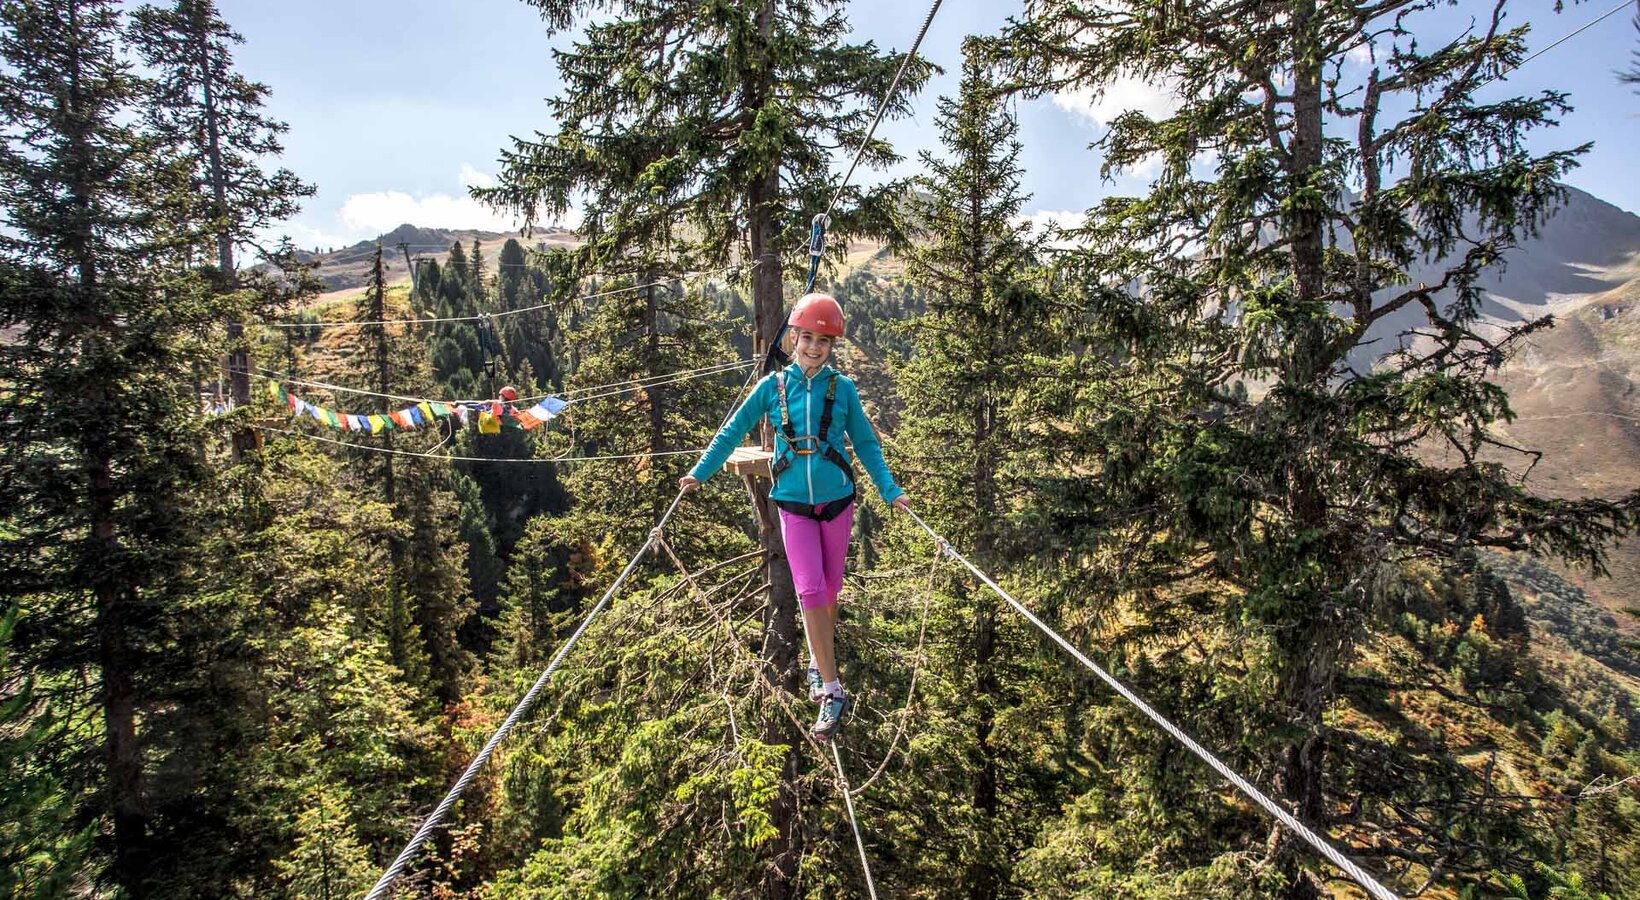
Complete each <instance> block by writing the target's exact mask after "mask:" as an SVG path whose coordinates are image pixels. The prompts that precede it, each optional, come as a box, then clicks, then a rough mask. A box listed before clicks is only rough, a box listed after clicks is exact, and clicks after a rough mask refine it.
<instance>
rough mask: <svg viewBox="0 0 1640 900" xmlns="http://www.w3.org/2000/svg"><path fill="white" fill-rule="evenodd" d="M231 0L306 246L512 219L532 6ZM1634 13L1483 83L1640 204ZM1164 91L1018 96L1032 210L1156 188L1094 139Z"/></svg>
mask: <svg viewBox="0 0 1640 900" xmlns="http://www.w3.org/2000/svg"><path fill="white" fill-rule="evenodd" d="M218 4H219V6H220V8H221V11H222V14H223V16H224V18H226V19H227V20H228V22H229V23H230V24H231V25H232V26H233V27H234V28H235V29H237V30H238V31H239V32H241V33H242V34H243V35H244V36H245V38H246V42H245V44H243V45H241V46H240V47H239V48H238V51H237V65H238V68H239V69H240V71H241V72H242V73H243V74H245V75H247V76H248V77H251V78H253V79H256V80H258V81H262V82H264V83H265V84H267V85H268V86H269V87H270V88H272V91H273V95H272V98H271V100H270V102H269V107H270V111H271V113H272V114H273V115H274V116H275V117H277V118H280V119H282V120H284V121H285V122H287V123H288V124H289V125H290V133H289V134H288V135H287V136H286V140H285V157H284V164H285V165H287V166H288V167H290V168H291V169H293V170H294V171H295V172H296V173H297V174H299V175H301V176H302V177H303V178H305V179H307V180H309V181H312V182H314V183H316V184H317V185H318V190H319V192H318V195H317V196H315V197H314V198H312V199H311V200H309V201H308V203H307V204H306V208H305V209H304V210H303V212H302V213H301V214H300V215H299V216H298V217H296V218H295V219H293V220H292V221H291V222H289V223H288V224H287V226H286V227H285V228H284V229H281V230H282V231H285V232H288V233H289V234H290V235H291V236H292V237H293V238H295V239H296V240H297V242H298V243H299V244H300V245H301V246H304V247H315V246H319V247H330V246H339V245H342V244H345V243H351V242H354V241H357V240H361V239H365V238H369V237H374V236H375V235H377V234H380V233H381V232H383V231H386V230H389V229H391V228H393V227H394V226H396V225H398V224H400V223H401V222H406V221H408V222H411V223H412V224H416V225H425V226H442V227H456V228H471V227H486V228H495V229H498V230H499V229H502V228H505V227H507V226H508V224H509V222H508V221H507V220H506V219H505V218H503V217H498V216H496V215H495V214H493V213H491V212H489V211H487V210H485V209H483V208H482V207H480V206H478V205H477V204H475V203H473V202H472V201H471V200H469V199H468V198H467V197H466V192H465V185H467V184H472V183H482V182H483V181H484V180H485V179H487V178H488V177H490V175H491V174H492V173H493V172H494V171H495V170H496V163H495V160H496V158H497V156H498V154H499V151H500V149H501V148H502V147H504V146H507V145H508V143H509V140H508V139H509V136H510V135H515V134H528V133H530V132H533V131H536V130H545V131H550V130H552V123H551V121H550V120H549V119H548V118H547V113H546V107H545V104H544V103H543V98H545V97H547V96H550V95H552V94H553V93H555V92H556V91H557V89H558V80H557V76H556V73H555V71H554V68H553V64H552V58H551V56H550V50H551V47H552V46H553V41H552V40H549V38H548V37H547V34H546V31H545V29H544V28H543V27H542V25H541V23H540V20H539V19H538V18H537V16H536V14H535V12H534V10H533V9H532V8H531V7H529V6H527V5H526V4H524V3H522V2H519V0H465V2H459V3H458V2H452V0H443V2H431V0H393V2H387V0H325V2H321V0H281V2H277V3H270V2H268V0H218ZM1614 5H1615V2H1614V0H1589V2H1583V3H1579V4H1577V5H1575V6H1574V5H1571V4H1568V6H1567V9H1566V10H1565V11H1564V12H1562V13H1560V14H1556V13H1555V12H1554V11H1553V7H1554V2H1553V0H1514V2H1512V3H1511V5H1510V9H1511V20H1512V21H1523V22H1524V21H1529V22H1531V23H1532V25H1533V35H1532V37H1531V39H1530V40H1531V43H1532V45H1533V47H1534V48H1536V47H1542V46H1545V45H1547V44H1549V43H1550V42H1552V41H1554V40H1555V39H1557V38H1559V37H1561V36H1563V35H1565V34H1566V33H1568V32H1570V31H1572V30H1574V29H1575V28H1577V27H1579V26H1581V25H1583V24H1584V23H1586V22H1588V21H1590V20H1592V19H1594V18H1595V17H1596V16H1598V15H1600V14H1601V13H1604V12H1606V11H1607V10H1609V9H1611V8H1612V7H1613V6H1614ZM1491 6H1492V4H1491V3H1490V2H1475V0H1463V2H1460V3H1458V4H1457V5H1456V7H1455V8H1453V9H1450V10H1443V11H1442V12H1441V13H1439V15H1438V16H1436V17H1434V18H1433V19H1432V20H1431V23H1430V24H1431V27H1432V30H1441V31H1445V30H1447V29H1453V28H1459V27H1462V25H1463V24H1465V23H1467V22H1468V21H1469V20H1470V17H1471V16H1481V15H1484V14H1486V13H1487V12H1488V11H1489V10H1490V9H1491ZM1633 7H1634V4H1632V3H1631V4H1630V9H1631V10H1632V9H1633ZM1019 10H1020V5H1019V3H1017V2H989V0H946V2H945V3H944V5H943V7H942V9H941V10H940V13H939V16H938V17H937V18H936V19H935V21H934V25H933V28H932V29H931V31H930V34H929V37H928V38H927V39H926V40H925V42H924V45H923V52H924V53H925V54H926V55H928V56H929V57H930V58H932V59H933V60H934V61H935V62H936V63H938V64H940V65H941V66H943V67H944V68H945V74H944V75H943V76H941V77H939V78H936V79H935V80H933V81H932V82H931V83H930V84H929V85H928V86H927V87H926V88H924V90H923V91H922V92H921V93H920V94H919V95H918V96H917V97H916V98H915V106H916V113H915V115H914V116H913V117H911V118H909V119H905V120H901V121H896V122H889V123H885V124H884V126H883V128H882V130H881V132H880V133H881V134H882V135H883V136H884V137H886V138H888V139H889V140H891V141H892V142H893V143H894V145H895V146H896V148H897V149H898V150H899V151H900V152H901V153H902V154H903V155H905V156H906V157H907V162H906V163H905V164H903V165H902V166H901V167H900V168H899V170H898V171H896V172H893V173H889V174H906V173H909V172H912V171H914V170H915V169H916V168H917V166H916V163H915V160H916V151H918V150H921V149H929V148H937V143H938V140H937V134H936V132H935V129H934V127H933V120H934V104H935V100H936V99H937V98H938V97H939V96H940V95H942V94H949V93H952V92H954V91H955V90H956V80H957V76H958V74H959V71H960V64H961V54H960V46H961V42H962V39H963V37H964V36H966V35H969V34H976V33H991V32H994V31H996V30H997V29H998V28H999V27H1001V25H1002V24H1003V22H1004V21H1005V20H1006V19H1007V17H1008V16H1009V15H1011V14H1017V13H1018V12H1019ZM925 12H926V6H924V5H923V4H922V3H920V2H918V3H908V2H886V3H885V2H882V0H875V2H855V3H852V4H851V7H850V11H849V16H850V20H851V21H852V22H853V24H854V27H855V33H856V38H857V39H861V40H874V41H876V42H877V43H878V44H879V45H880V46H885V47H894V48H904V47H906V46H908V45H909V44H910V42H911V39H912V38H913V37H914V36H915V33H916V29H917V27H918V25H919V24H920V23H921V21H922V17H923V15H924V13H925ZM1632 19H1633V14H1632V12H1631V11H1630V10H1625V11H1622V12H1618V13H1617V14H1616V15H1613V16H1611V17H1609V18H1607V19H1605V20H1604V21H1603V22H1601V23H1600V24H1598V25H1596V26H1594V27H1593V28H1591V29H1589V30H1588V31H1586V32H1584V33H1582V34H1581V35H1578V36H1577V37H1575V38H1573V39H1572V40H1571V41H1569V42H1567V43H1566V44H1563V45H1562V46H1560V47H1558V48H1556V49H1554V50H1552V51H1550V52H1548V53H1547V54H1545V55H1544V56H1542V57H1540V58H1539V59H1537V60H1534V61H1532V62H1531V63H1529V64H1528V65H1526V66H1524V67H1523V68H1522V69H1521V70H1519V71H1518V72H1516V73H1513V74H1511V75H1510V77H1509V78H1508V79H1507V80H1506V81H1504V82H1500V83H1496V84H1493V85H1491V86H1489V87H1488V88H1486V89H1485V90H1486V91H1487V92H1488V94H1487V95H1486V98H1487V99H1497V98H1498V97H1501V96H1505V95H1507V94H1509V93H1511V92H1524V91H1529V90H1539V89H1542V88H1545V87H1552V88H1556V89H1560V90H1565V91H1569V92H1570V93H1571V100H1572V103H1573V105H1574V106H1575V107H1576V109H1575V111H1574V112H1573V113H1572V114H1570V115H1568V116H1567V117H1566V118H1565V119H1564V121H1563V122H1562V124H1561V126H1560V127H1559V128H1557V129H1553V130H1551V131H1548V132H1544V133H1543V134H1541V135H1540V136H1539V137H1537V138H1535V139H1534V144H1535V147H1536V148H1537V149H1548V148H1551V147H1565V146H1572V145H1576V144H1579V143H1582V142H1584V141H1593V142H1594V149H1593V150H1592V151H1591V152H1590V153H1589V154H1588V155H1587V156H1586V157H1585V158H1584V160H1583V165H1582V167H1581V168H1580V169H1579V170H1578V171H1577V172H1575V173H1574V174H1573V176H1572V177H1571V178H1570V181H1571V183H1572V184H1574V185H1576V186H1578V187H1580V188H1583V189H1584V190H1587V191H1589V192H1590V193H1592V194H1594V195H1595V196H1597V197H1600V198H1602V199H1604V200H1607V201H1609V202H1612V203H1615V204H1616V205H1618V206H1620V207H1622V208H1624V209H1627V210H1630V211H1640V177H1637V175H1636V171H1637V167H1636V166H1635V164H1634V159H1635V152H1634V145H1635V143H1636V138H1637V137H1640V95H1637V94H1636V93H1634V91H1633V89H1632V88H1631V87H1628V86H1624V85H1621V84H1618V83H1617V79H1616V76H1615V74H1614V73H1615V72H1616V71H1617V70H1619V69H1623V68H1626V67H1627V66H1628V65H1629V64H1630V53H1631V51H1632V50H1633V49H1634V48H1635V47H1636V46H1637V39H1636V33H1635V29H1634V27H1633V25H1632ZM1430 37H1431V38H1432V39H1433V38H1435V37H1437V35H1434V34H1431V35H1430ZM558 40H559V41H563V40H565V39H564V38H559V39H558ZM1494 94H1495V95H1496V96H1492V95H1494ZM1160 102H1164V101H1163V99H1162V98H1161V96H1160V95H1158V94H1157V93H1156V92H1155V91H1154V90H1153V89H1150V88H1148V87H1147V86H1145V85H1140V84H1127V85H1122V86H1119V88H1118V89H1117V90H1114V91H1112V92H1110V93H1109V94H1107V95H1106V96H1105V97H1103V98H1094V97H1089V96H1069V97H1058V98H1044V99H1041V100H1036V101H1030V102H1021V103H1020V104H1019V106H1018V112H1019V117H1020V139H1021V141H1022V142H1023V144H1024V158H1023V163H1024V167H1025V170H1026V177H1025V182H1024V188H1025V190H1026V191H1027V192H1029V193H1030V194H1031V195H1032V199H1031V200H1030V202H1029V203H1028V205H1027V207H1026V209H1027V211H1028V212H1030V213H1034V214H1037V215H1038V216H1040V217H1042V218H1055V217H1059V216H1062V215H1067V214H1074V213H1075V212H1077V211H1080V210H1084V209H1086V208H1088V207H1089V206H1091V205H1092V204H1093V203H1095V202H1097V200H1098V199H1099V198H1100V197H1102V196H1106V195H1108V194H1111V193H1122V192H1129V191H1133V190H1136V189H1137V188H1138V187H1140V186H1142V184H1143V180H1142V175H1135V176H1129V177H1122V178H1118V179H1117V180H1116V181H1115V182H1114V183H1110V182H1103V181H1101V180H1100V178H1099V164H1100V159H1099V156H1098V153H1097V151H1095V150H1091V149H1089V147H1088V145H1089V144H1090V143H1091V142H1093V141H1094V140H1096V139H1097V138H1098V137H1099V135H1100V134H1101V132H1102V130H1103V127H1102V125H1101V124H1100V122H1101V121H1102V120H1103V119H1106V118H1108V117H1109V115H1110V114H1111V111H1112V110H1113V109H1117V108H1121V107H1122V106H1124V105H1136V106H1140V107H1141V108H1142V107H1144V106H1145V105H1147V104H1156V103H1160ZM841 165H846V162H843V163H840V167H841ZM856 177H860V176H856ZM865 177H866V178H867V179H870V178H873V177H880V176H876V175H874V174H870V173H868V174H867V175H866V176H865Z"/></svg>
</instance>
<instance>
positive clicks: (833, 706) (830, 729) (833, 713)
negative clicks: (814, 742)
mask: <svg viewBox="0 0 1640 900" xmlns="http://www.w3.org/2000/svg"><path fill="white" fill-rule="evenodd" d="M848 707H849V698H848V694H826V695H825V696H824V697H823V698H822V699H821V700H820V716H819V718H817V719H815V720H814V727H813V728H810V729H809V733H810V734H812V735H814V736H815V737H816V738H819V739H820V740H822V741H823V740H826V739H828V738H830V737H831V736H832V735H834V734H836V733H837V729H838V727H840V726H841V725H842V724H843V714H844V713H845V712H848Z"/></svg>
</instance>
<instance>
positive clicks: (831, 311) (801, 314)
mask: <svg viewBox="0 0 1640 900" xmlns="http://www.w3.org/2000/svg"><path fill="white" fill-rule="evenodd" d="M787 324H788V325H790V326H791V327H793V328H801V329H803V330H805V331H812V332H814V333H815V334H825V335H830V336H831V337H834V338H835V337H842V336H843V305H842V304H841V303H838V302H837V298H836V297H833V296H832V295H830V294H819V293H816V294H804V295H803V299H801V300H799V301H797V305H796V306H794V307H792V317H791V319H790V320H788V322H787Z"/></svg>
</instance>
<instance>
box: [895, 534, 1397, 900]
mask: <svg viewBox="0 0 1640 900" xmlns="http://www.w3.org/2000/svg"><path fill="white" fill-rule="evenodd" d="M906 513H907V514H909V515H910V516H911V518H912V519H914V520H916V522H917V524H918V525H921V526H922V529H923V530H924V531H926V532H928V536H929V537H931V538H933V539H934V540H935V541H936V542H938V543H940V544H942V545H943V549H944V552H945V554H946V555H947V556H949V557H951V558H952V559H954V560H956V561H957V562H959V563H962V565H963V566H964V567H965V568H967V569H968V571H969V572H971V573H973V575H974V577H975V578H978V579H979V580H980V581H983V582H984V583H985V586H986V587H988V588H990V589H991V590H992V591H995V592H996V594H997V596H999V597H1001V598H1002V599H1004V600H1006V601H1008V603H1009V604H1010V605H1011V606H1013V608H1014V609H1016V610H1018V611H1019V614H1020V615H1022V616H1024V617H1025V618H1026V619H1028V620H1030V623H1031V624H1032V625H1035V626H1036V627H1037V628H1038V629H1039V630H1040V631H1041V632H1042V633H1043V634H1045V635H1047V636H1048V637H1050V638H1052V639H1053V641H1054V643H1056V644H1058V645H1059V646H1060V647H1061V648H1063V649H1064V651H1065V652H1066V653H1069V654H1070V655H1071V656H1073V657H1075V658H1076V661H1077V662H1080V663H1081V664H1082V665H1084V666H1087V667H1088V669H1089V670H1090V671H1092V672H1093V674H1095V675H1097V676H1099V680H1101V681H1103V682H1104V683H1105V684H1107V685H1109V686H1110V689H1111V690H1113V691H1115V692H1116V693H1118V694H1120V695H1121V697H1122V699H1124V700H1126V701H1127V702H1129V703H1131V704H1133V706H1134V707H1135V708H1137V709H1138V710H1139V711H1140V712H1142V713H1144V714H1145V715H1146V716H1149V717H1150V720H1151V721H1153V722H1155V723H1156V724H1157V725H1159V726H1161V728H1162V730H1163V731H1166V732H1167V733H1168V734H1170V735H1172V736H1173V739H1174V740H1176V741H1178V742H1179V743H1181V744H1183V745H1184V746H1185V747H1186V748H1187V749H1188V750H1189V751H1190V752H1191V753H1194V754H1196V756H1197V757H1199V758H1200V759H1201V760H1202V762H1205V763H1207V764H1208V765H1209V766H1211V767H1212V768H1213V771H1215V772H1218V773H1219V774H1220V775H1222V776H1223V777H1224V779H1225V780H1226V781H1228V782H1230V783H1231V784H1232V785H1234V786H1235V787H1236V789H1237V790H1239V791H1241V792H1242V793H1243V794H1245V795H1247V797H1248V799H1250V800H1252V801H1253V802H1254V803H1257V804H1258V805H1259V806H1261V807H1263V808H1264V811H1265V812H1267V813H1269V814H1270V815H1271V816H1273V817H1274V818H1275V819H1276V821H1278V822H1280V823H1281V824H1282V825H1285V826H1286V827H1287V829H1288V830H1289V831H1291V832H1293V833H1294V834H1296V835H1298V836H1299V837H1301V838H1303V839H1304V840H1305V841H1306V842H1307V843H1309V845H1310V846H1312V847H1314V848H1315V850H1316V852H1317V853H1320V854H1321V855H1322V856H1324V857H1326V858H1327V860H1328V861H1330V862H1331V863H1332V864H1333V865H1335V866H1337V867H1338V868H1339V869H1341V870H1343V872H1344V874H1346V875H1348V876H1350V878H1352V879H1354V880H1355V883H1356V884H1359V885H1360V886H1361V887H1362V889H1364V890H1365V891H1366V892H1367V893H1369V894H1371V895H1372V896H1373V897H1375V898H1377V900H1400V898H1398V897H1397V896H1396V895H1395V894H1394V893H1393V892H1391V891H1390V890H1389V889H1388V888H1386V887H1384V886H1383V885H1381V884H1379V883H1378V881H1377V879H1375V878H1373V877H1372V876H1371V875H1369V874H1367V872H1366V871H1365V870H1363V869H1362V868H1361V867H1360V866H1358V865H1356V864H1355V862H1354V861H1353V860H1351V859H1350V858H1349V857H1347V856H1345V855H1344V854H1342V853H1340V852H1339V851H1338V850H1337V849H1336V848H1335V847H1333V845H1332V844H1331V843H1329V842H1328V841H1327V840H1326V839H1325V838H1323V837H1321V836H1320V835H1318V834H1316V833H1315V832H1314V831H1311V830H1310V829H1309V828H1308V827H1307V826H1305V824H1304V823H1303V822H1300V821H1299V820H1298V819H1297V818H1295V817H1294V816H1293V814H1292V813H1290V812H1288V811H1287V810H1285V809H1283V808H1282V807H1281V805H1280V804H1278V803H1276V802H1275V801H1274V800H1272V799H1270V798H1269V797H1268V796H1266V795H1265V793H1264V792H1263V791H1261V790H1259V789H1258V788H1257V787H1254V786H1253V785H1252V784H1251V783H1250V782H1248V781H1247V779H1245V778H1243V777H1241V776H1240V775H1238V774H1236V773H1235V772H1234V771H1233V770H1231V768H1230V767H1229V766H1227V765H1225V764H1224V763H1223V762H1220V761H1219V758H1218V757H1217V756H1214V755H1213V753H1212V752H1211V751H1209V750H1208V749H1207V748H1205V747H1203V746H1202V745H1201V744H1198V743H1196V741H1195V739H1194V738H1192V737H1191V736H1190V735H1188V734H1185V733H1184V732H1183V731H1182V730H1180V729H1179V727H1178V726H1177V725H1174V724H1173V723H1172V722H1170V721H1168V720H1167V717H1165V716H1163V715H1162V714H1161V713H1159V712H1157V711H1156V710H1154V709H1152V708H1151V706H1150V704H1149V703H1146V702H1145V701H1144V699H1143V698H1142V697H1140V696H1139V695H1138V694H1136V693H1134V692H1133V691H1132V690H1130V689H1129V688H1128V686H1127V685H1125V684H1123V683H1122V682H1120V681H1117V680H1116V678H1115V677H1114V676H1112V675H1111V674H1110V673H1109V672H1106V671H1105V670H1104V669H1102V668H1100V666H1099V664H1098V663H1095V662H1094V661H1093V660H1091V659H1089V658H1088V657H1087V656H1085V655H1083V653H1082V651H1080V650H1078V649H1076V647H1075V646H1074V645H1073V644H1071V642H1070V641H1067V640H1065V639H1064V638H1063V637H1061V636H1060V634H1059V632H1057V631H1054V630H1053V629H1052V628H1050V627H1048V624H1047V623H1046V622H1043V621H1042V620H1041V619H1039V618H1037V616H1036V614H1035V613H1033V612H1031V611H1030V610H1029V609H1027V608H1026V607H1025V605H1024V604H1022V603H1020V602H1019V601H1018V600H1015V599H1014V597H1013V595H1012V594H1009V593H1008V592H1007V591H1005V590H1003V589H1002V588H1001V587H1000V586H999V585H998V584H997V583H996V582H995V581H992V580H991V576H989V575H986V574H985V573H984V572H982V571H980V570H979V568H978V567H976V566H975V565H974V564H973V563H971V562H969V561H968V559H967V557H964V556H963V555H962V554H961V553H958V552H957V551H956V548H954V547H952V546H951V545H950V543H948V542H947V541H946V540H945V539H944V538H942V537H940V535H939V534H938V533H937V532H935V531H934V529H932V528H930V527H929V526H928V523H927V522H924V521H923V520H922V517H921V516H919V515H917V514H916V513H915V512H912V511H911V510H909V509H908V510H906Z"/></svg>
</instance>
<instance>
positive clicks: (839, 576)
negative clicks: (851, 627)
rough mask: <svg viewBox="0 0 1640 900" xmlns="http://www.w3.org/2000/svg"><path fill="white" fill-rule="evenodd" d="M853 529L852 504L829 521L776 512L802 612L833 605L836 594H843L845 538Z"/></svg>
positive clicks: (846, 558) (845, 554)
mask: <svg viewBox="0 0 1640 900" xmlns="http://www.w3.org/2000/svg"><path fill="white" fill-rule="evenodd" d="M853 526H854V504H852V503H850V504H849V505H848V509H845V510H843V512H842V514H841V515H839V516H838V517H837V518H835V519H832V520H831V521H830V522H821V521H817V520H815V519H811V518H809V517H807V516H800V515H798V514H796V513H793V512H787V511H786V510H784V509H783V510H781V511H780V531H781V534H782V536H783V538H784V539H785V544H786V562H787V563H788V564H789V565H790V566H791V569H792V585H793V586H794V587H796V588H797V599H798V602H800V603H802V604H803V608H804V609H813V608H815V607H817V606H826V605H828V604H831V603H836V602H837V595H838V594H840V593H842V592H843V566H844V565H845V564H847V562H848V538H849V532H850V531H851V530H852V528H853Z"/></svg>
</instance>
